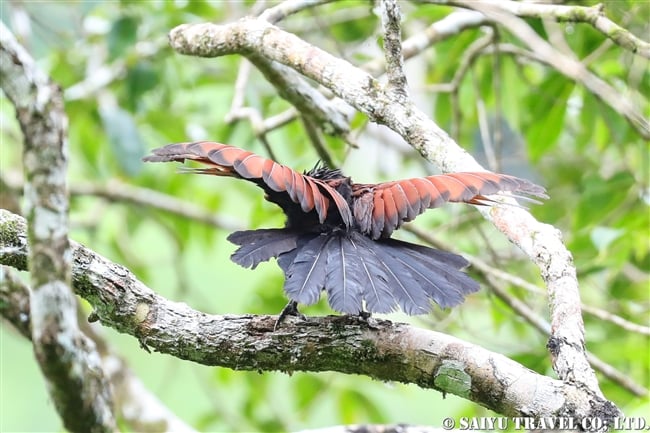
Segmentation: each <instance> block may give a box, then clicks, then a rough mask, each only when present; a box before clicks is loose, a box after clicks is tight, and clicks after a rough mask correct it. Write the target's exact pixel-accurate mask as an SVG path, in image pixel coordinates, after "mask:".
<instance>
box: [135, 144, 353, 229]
mask: <svg viewBox="0 0 650 433" xmlns="http://www.w3.org/2000/svg"><path fill="white" fill-rule="evenodd" d="M152 152H153V153H152V155H149V156H146V157H144V158H143V161H145V162H168V161H178V162H185V160H187V159H189V160H194V161H197V162H200V163H202V164H205V165H206V167H205V168H189V169H187V170H185V171H186V172H190V173H200V174H211V175H215V176H229V177H235V178H240V179H246V180H249V181H251V182H254V183H255V184H257V185H258V186H260V187H261V188H262V189H264V191H266V194H267V196H266V198H267V200H269V201H272V202H274V203H276V204H278V205H279V206H280V207H281V208H282V209H283V210H284V211H285V213H286V214H287V215H289V214H295V213H297V212H299V211H302V212H304V213H309V212H311V211H315V212H316V214H317V215H318V219H319V221H320V222H321V223H322V222H323V221H325V218H326V217H327V213H328V210H329V209H330V204H331V203H333V204H334V206H335V207H336V209H337V210H338V212H339V213H340V215H341V218H342V220H343V222H344V223H345V224H346V225H347V226H350V225H352V213H351V211H350V208H349V206H348V204H347V202H346V201H345V199H344V198H343V197H342V196H341V195H340V194H339V193H338V192H337V191H336V190H334V189H333V188H332V187H330V186H329V185H327V184H326V183H324V182H323V181H321V180H319V179H315V178H313V177H310V176H306V175H303V174H300V173H298V172H296V171H294V170H292V169H290V168H289V167H286V166H284V165H282V164H278V163H277V162H275V161H272V160H270V159H266V158H263V157H261V156H259V155H256V154H254V153H252V152H249V151H247V150H244V149H240V148H238V147H235V146H230V145H227V144H221V143H215V142H211V141H198V142H190V143H176V144H169V145H167V146H164V147H160V148H158V149H154V150H153V151H152Z"/></svg>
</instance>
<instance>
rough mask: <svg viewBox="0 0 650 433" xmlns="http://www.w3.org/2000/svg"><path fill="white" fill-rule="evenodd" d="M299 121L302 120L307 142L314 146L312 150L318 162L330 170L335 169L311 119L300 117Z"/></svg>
mask: <svg viewBox="0 0 650 433" xmlns="http://www.w3.org/2000/svg"><path fill="white" fill-rule="evenodd" d="M300 120H302V124H303V126H304V127H305V131H306V132H307V136H308V137H309V141H311V144H312V145H313V146H314V149H316V153H317V154H318V157H319V158H320V160H321V161H323V162H324V163H325V165H327V166H328V167H330V168H334V167H336V165H335V164H334V160H333V159H332V157H331V156H330V154H329V152H328V151H327V146H326V144H325V142H324V141H323V139H322V137H321V136H320V135H319V133H318V128H316V125H314V124H313V123H312V121H311V119H309V118H308V117H305V116H300Z"/></svg>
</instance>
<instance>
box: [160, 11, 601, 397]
mask: <svg viewBox="0 0 650 433" xmlns="http://www.w3.org/2000/svg"><path fill="white" fill-rule="evenodd" d="M170 43H171V45H172V47H173V48H174V49H176V50H177V51H178V52H179V53H181V54H187V55H195V56H202V57H217V56H223V55H228V54H241V55H244V56H246V57H250V56H251V55H252V56H255V57H265V58H266V59H268V60H269V61H275V62H278V63H281V64H284V65H286V66H288V67H291V68H292V69H294V70H296V71H297V72H300V73H301V74H303V75H305V76H307V77H308V78H311V79H313V80H315V81H316V82H318V83H320V84H322V85H323V86H325V87H327V88H329V89H330V90H331V91H332V92H333V93H334V94H335V95H336V96H338V97H339V98H341V99H343V100H344V101H346V102H347V103H349V104H350V105H352V106H353V107H355V108H356V109H357V110H359V111H361V112H362V113H365V114H366V115H368V116H369V117H370V119H371V120H373V121H375V122H377V123H381V124H384V125H386V126H388V127H389V128H391V129H392V130H394V131H395V132H397V133H399V134H400V135H401V136H402V137H404V139H405V140H406V141H407V142H409V143H410V144H411V145H412V146H414V147H415V148H416V149H417V150H418V151H420V153H421V154H422V155H423V156H424V157H425V158H427V159H428V160H429V161H432V162H434V163H436V164H437V165H438V166H439V167H440V168H441V169H442V170H443V171H444V172H450V171H451V172H453V171H480V170H482V168H481V167H480V165H479V164H478V163H477V162H476V161H475V160H474V159H473V158H472V157H471V156H470V155H469V154H468V153H467V152H466V151H465V150H463V149H462V148H460V147H459V146H458V145H457V144H456V143H455V142H454V141H453V140H452V139H451V138H450V137H449V136H448V135H447V133H446V132H445V131H443V130H442V129H441V128H440V127H438V126H437V125H436V124H435V123H434V122H433V121H432V120H431V119H429V118H428V117H427V116H426V115H425V114H424V113H423V112H422V111H420V110H419V109H418V108H417V107H415V105H414V104H413V103H412V102H410V101H407V102H405V103H397V102H395V101H393V100H392V99H391V97H390V96H389V95H388V94H387V93H386V92H385V91H384V90H383V88H382V86H381V85H380V84H379V83H378V82H377V81H376V80H375V79H374V78H373V77H372V76H370V75H369V74H367V73H366V72H364V71H362V70H360V69H358V68H356V67H354V66H353V65H351V64H350V63H348V62H346V61H344V60H342V59H339V58H337V57H334V56H332V55H330V54H328V53H327V52H325V51H323V50H321V49H319V48H317V47H315V46H312V45H310V44H308V43H306V42H305V41H303V40H301V39H300V38H298V37H296V36H295V35H292V34H289V33H287V32H284V31H282V30H280V29H279V28H277V27H275V26H273V25H270V24H269V23H268V22H265V21H262V20H257V19H252V18H244V19H242V20H239V21H237V22H235V23H230V24H226V25H215V24H209V23H204V24H184V25H181V26H178V27H176V28H175V29H173V30H172V31H171V32H170ZM479 210H480V212H481V213H482V214H483V215H484V217H486V218H487V219H489V220H491V221H492V222H493V224H494V225H495V226H496V227H497V228H498V229H499V230H500V231H501V232H503V233H504V234H506V236H508V238H509V239H510V240H511V241H512V242H514V243H515V244H516V245H518V246H519V247H520V248H521V249H522V251H524V252H525V253H526V254H527V255H528V257H530V259H531V260H532V261H533V262H535V263H536V264H537V265H538V266H539V268H540V270H541V273H542V277H543V278H544V280H545V282H546V285H547V289H548V293H549V299H550V305H551V312H552V317H553V320H552V325H553V326H552V336H551V338H552V341H553V345H552V346H551V347H552V349H553V350H552V351H551V352H552V355H553V360H554V363H553V365H554V367H555V368H556V371H557V372H558V375H559V376H560V377H561V378H562V379H564V380H567V381H570V382H575V383H582V384H585V385H586V386H588V387H589V388H590V389H592V390H594V392H597V393H599V392H600V391H599V390H598V389H599V388H598V382H597V380H596V376H595V374H594V373H593V370H591V368H590V367H589V363H588V362H587V358H586V355H585V351H584V327H583V324H582V317H581V315H580V296H579V291H578V281H577V278H576V271H575V267H574V266H573V261H572V258H571V254H570V253H569V252H568V251H567V249H566V247H565V246H564V245H563V243H562V237H561V234H560V232H559V231H558V230H556V229H555V228H553V227H552V226H550V225H547V224H541V223H539V222H538V221H536V220H535V219H534V218H533V217H532V216H531V215H530V214H529V213H528V212H526V211H524V210H522V209H518V208H516V207H513V206H495V207H489V208H481V209H479Z"/></svg>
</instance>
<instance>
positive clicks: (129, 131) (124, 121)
mask: <svg viewBox="0 0 650 433" xmlns="http://www.w3.org/2000/svg"><path fill="white" fill-rule="evenodd" d="M100 115H101V118H102V123H103V124H104V129H105V130H106V133H107V134H108V138H109V142H110V144H111V148H112V150H113V153H114V154H115V157H116V159H117V162H118V164H119V165H120V168H121V169H122V170H123V171H124V172H125V173H126V174H128V175H131V176H135V175H137V174H138V173H139V172H140V170H141V169H142V161H140V158H142V156H143V155H144V154H145V146H144V143H143V141H142V139H141V138H140V134H139V133H138V128H137V126H136V124H135V121H134V120H133V116H131V113H129V112H128V111H126V110H123V109H121V108H120V107H118V106H111V107H107V108H103V109H101V110H100Z"/></svg>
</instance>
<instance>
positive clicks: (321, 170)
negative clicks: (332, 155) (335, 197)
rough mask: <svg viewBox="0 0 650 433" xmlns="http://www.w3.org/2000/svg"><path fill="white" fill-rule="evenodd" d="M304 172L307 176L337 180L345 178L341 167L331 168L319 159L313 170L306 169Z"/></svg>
mask: <svg viewBox="0 0 650 433" xmlns="http://www.w3.org/2000/svg"><path fill="white" fill-rule="evenodd" d="M304 174H305V176H309V177H313V178H314V179H320V180H335V179H344V178H345V176H344V175H343V173H342V172H341V170H340V169H331V168H329V167H328V166H327V165H326V164H325V163H323V162H322V161H318V162H317V163H316V165H315V166H314V168H312V169H311V170H305V172H304Z"/></svg>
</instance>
